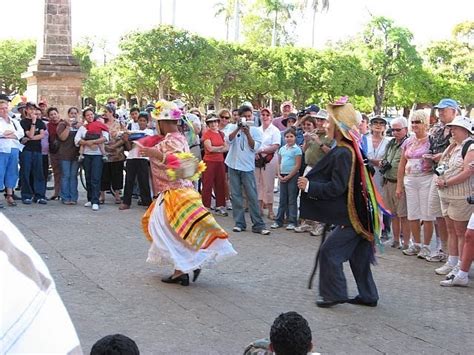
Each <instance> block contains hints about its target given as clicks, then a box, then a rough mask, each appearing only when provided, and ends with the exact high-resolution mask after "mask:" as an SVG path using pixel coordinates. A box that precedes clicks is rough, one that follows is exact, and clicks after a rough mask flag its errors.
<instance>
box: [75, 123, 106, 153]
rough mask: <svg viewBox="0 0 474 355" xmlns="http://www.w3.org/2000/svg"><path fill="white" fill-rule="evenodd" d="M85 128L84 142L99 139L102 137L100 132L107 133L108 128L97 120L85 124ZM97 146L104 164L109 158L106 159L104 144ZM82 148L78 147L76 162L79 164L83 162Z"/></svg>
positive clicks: (82, 146)
mask: <svg viewBox="0 0 474 355" xmlns="http://www.w3.org/2000/svg"><path fill="white" fill-rule="evenodd" d="M85 128H86V129H87V133H86V136H85V137H84V140H86V141H92V140H94V139H99V138H100V137H102V132H108V131H109V127H107V126H106V125H105V123H103V122H101V121H100V120H98V119H95V120H94V121H93V122H91V123H89V124H87V125H86V126H85ZM98 146H99V150H100V152H101V153H102V160H103V161H104V162H107V161H108V160H109V158H108V157H107V153H106V152H105V146H104V143H101V144H98ZM84 147H85V146H84V145H81V146H80V147H79V158H78V159H77V160H78V161H80V162H81V161H83V160H84Z"/></svg>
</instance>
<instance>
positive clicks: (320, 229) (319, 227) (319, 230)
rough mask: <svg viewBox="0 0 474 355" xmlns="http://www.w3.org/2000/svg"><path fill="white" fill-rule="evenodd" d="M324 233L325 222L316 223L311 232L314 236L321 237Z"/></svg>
mask: <svg viewBox="0 0 474 355" xmlns="http://www.w3.org/2000/svg"><path fill="white" fill-rule="evenodd" d="M323 233H324V224H323V223H315V224H314V226H313V229H312V230H311V231H310V232H309V234H311V235H312V236H313V237H319V236H320V235H323Z"/></svg>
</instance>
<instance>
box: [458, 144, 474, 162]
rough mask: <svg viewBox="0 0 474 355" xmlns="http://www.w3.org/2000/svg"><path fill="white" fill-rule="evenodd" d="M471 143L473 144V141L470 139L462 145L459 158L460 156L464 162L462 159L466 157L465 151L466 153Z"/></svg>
mask: <svg viewBox="0 0 474 355" xmlns="http://www.w3.org/2000/svg"><path fill="white" fill-rule="evenodd" d="M472 143H474V139H471V140H469V141H467V142H466V143H464V145H463V146H462V150H461V156H462V159H463V160H464V158H465V157H466V154H467V151H468V149H469V147H470V146H471V144H472Z"/></svg>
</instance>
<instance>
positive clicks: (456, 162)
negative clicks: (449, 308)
mask: <svg viewBox="0 0 474 355" xmlns="http://www.w3.org/2000/svg"><path fill="white" fill-rule="evenodd" d="M446 126H448V127H449V128H450V129H451V136H452V140H453V143H451V144H450V145H449V147H448V149H446V150H445V151H444V153H443V155H442V156H441V159H440V161H439V164H438V168H437V170H436V172H437V174H438V177H437V179H436V186H437V187H438V193H439V196H440V200H441V210H442V213H443V216H444V219H445V221H446V227H447V230H448V252H449V257H448V261H447V262H446V264H445V265H443V266H442V267H440V268H438V269H436V270H435V272H436V273H437V274H439V275H446V274H447V276H446V279H447V280H449V279H452V278H453V277H454V275H456V273H457V272H458V271H459V268H460V265H461V259H462V255H463V252H462V247H463V245H464V234H465V233H466V228H467V222H468V221H469V218H470V217H471V214H472V213H473V212H474V208H473V206H472V205H471V204H469V203H468V201H467V200H466V196H469V195H470V193H471V189H470V177H471V171H470V163H471V162H473V161H474V145H472V143H473V142H474V140H473V139H472V137H471V136H472V122H471V120H470V119H469V118H468V117H463V116H457V117H456V118H455V119H454V120H453V121H452V122H451V123H448V124H447V125H446Z"/></svg>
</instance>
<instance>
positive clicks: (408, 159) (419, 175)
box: [396, 110, 434, 258]
mask: <svg viewBox="0 0 474 355" xmlns="http://www.w3.org/2000/svg"><path fill="white" fill-rule="evenodd" d="M410 122H411V128H412V131H413V133H414V135H413V136H411V137H410V138H408V139H407V140H406V141H405V142H404V143H403V145H402V155H401V158H400V165H399V166H398V176H397V191H396V193H397V196H398V197H399V198H401V196H402V193H403V190H405V193H406V198H407V211H408V221H409V222H410V228H411V232H412V234H413V239H414V243H413V244H412V245H411V246H410V247H408V246H407V245H404V250H403V253H404V254H405V255H418V257H419V258H426V257H427V256H429V255H430V254H431V251H430V249H429V245H430V243H431V237H432V235H433V221H434V218H433V217H432V216H429V215H428V196H429V191H430V185H431V180H432V174H433V161H432V160H431V159H430V158H429V153H430V142H429V139H428V127H429V126H428V125H429V116H428V114H427V113H426V112H425V111H423V110H417V111H415V112H414V113H413V115H412V117H411V121H410ZM421 221H423V239H424V240H423V241H424V244H422V243H421V236H420V234H421Z"/></svg>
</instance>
